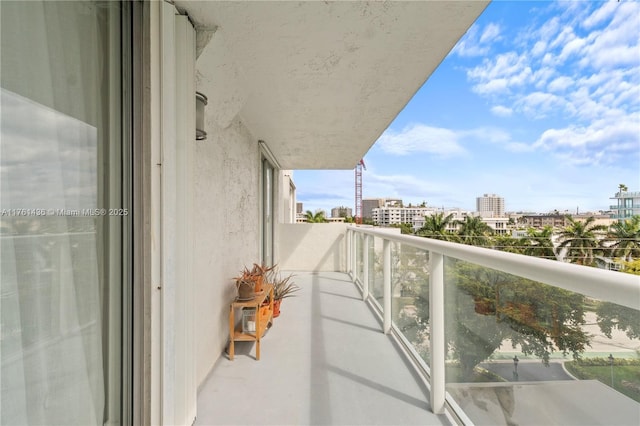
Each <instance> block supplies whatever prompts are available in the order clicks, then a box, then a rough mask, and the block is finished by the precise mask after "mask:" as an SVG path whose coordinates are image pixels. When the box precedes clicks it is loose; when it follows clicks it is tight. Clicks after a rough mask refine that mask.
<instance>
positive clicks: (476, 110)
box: [294, 1, 640, 212]
mask: <svg viewBox="0 0 640 426" xmlns="http://www.w3.org/2000/svg"><path fill="white" fill-rule="evenodd" d="M639 27H640V3H637V2H624V1H622V2H604V3H600V2H597V3H596V2H559V3H547V2H544V3H541V2H493V3H491V4H490V5H489V6H488V7H487V9H486V10H485V12H484V13H483V14H482V15H481V16H480V17H479V18H478V20H477V21H476V23H475V24H474V25H473V26H472V27H471V28H470V29H469V31H468V32H467V34H466V35H465V36H464V37H463V38H462V39H461V40H460V41H459V42H458V44H457V45H456V47H455V48H454V49H453V50H452V52H451V53H450V54H449V56H448V57H447V58H446V59H445V60H444V61H443V62H442V64H441V65H440V66H439V68H438V69H437V70H436V71H435V72H434V73H433V75H432V76H431V77H430V79H429V80H428V81H427V82H426V84H425V85H424V86H423V87H422V88H421V89H420V90H419V91H418V92H417V93H416V95H415V96H414V98H413V99H412V100H411V101H410V102H409V104H408V105H407V106H406V107H405V109H404V110H403V111H402V112H400V114H399V115H398V116H397V117H396V119H395V120H394V121H393V122H392V123H391V124H390V126H389V127H388V129H387V130H386V131H385V132H384V133H383V134H382V135H381V136H380V138H379V139H378V141H377V142H376V143H375V144H374V146H373V147H372V148H371V149H370V150H369V152H368V153H367V154H366V156H365V157H364V161H365V163H366V166H367V170H365V171H364V172H363V198H377V197H392V198H402V199H403V200H404V202H405V203H407V204H408V203H412V204H420V203H422V202H423V201H424V202H426V203H427V205H428V206H433V207H438V208H442V207H444V208H462V209H466V210H470V211H472V210H474V208H475V200H476V197H478V196H481V195H482V194H485V193H495V194H499V195H500V196H501V197H503V198H504V199H505V210H506V211H537V212H548V211H553V210H558V211H573V212H575V211H577V210H579V211H580V212H583V211H599V210H608V207H609V204H610V201H611V200H610V199H609V198H610V197H612V196H613V195H614V194H615V193H616V192H617V190H618V185H619V184H625V185H627V186H628V187H629V190H631V191H637V190H640V167H639V165H640V44H639V40H638V39H639V37H638V30H637V28H639ZM354 166H355V164H354ZM294 179H295V182H296V186H297V190H298V193H297V195H298V200H299V201H301V202H303V203H304V204H305V210H307V209H309V210H315V209H319V208H320V209H324V210H326V211H330V210H331V208H332V207H335V206H338V205H345V206H353V204H354V172H353V170H333V171H332V170H321V171H296V172H295V173H294Z"/></svg>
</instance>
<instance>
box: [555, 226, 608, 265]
mask: <svg viewBox="0 0 640 426" xmlns="http://www.w3.org/2000/svg"><path fill="white" fill-rule="evenodd" d="M567 220H568V221H569V225H568V226H567V227H566V228H564V229H563V230H562V231H560V233H559V237H560V244H559V245H558V249H564V248H566V249H567V254H566V256H567V257H568V258H569V260H570V262H572V263H577V264H579V265H585V266H593V265H594V263H595V255H596V254H598V253H600V252H601V251H602V250H601V247H600V242H599V240H598V234H602V233H604V231H606V230H607V227H606V226H604V225H597V224H595V223H594V222H595V220H596V219H595V218H594V217H593V216H591V217H588V218H587V219H586V220H585V221H584V222H582V221H578V220H575V219H574V218H573V217H571V216H567Z"/></svg>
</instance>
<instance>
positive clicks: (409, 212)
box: [371, 207, 437, 228]
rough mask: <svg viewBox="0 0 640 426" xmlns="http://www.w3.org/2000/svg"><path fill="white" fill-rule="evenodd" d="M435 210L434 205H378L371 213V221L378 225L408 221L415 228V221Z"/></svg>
mask: <svg viewBox="0 0 640 426" xmlns="http://www.w3.org/2000/svg"><path fill="white" fill-rule="evenodd" d="M436 211H437V209H436V208H435V207H379V208H376V209H373V211H372V213H371V215H372V219H373V223H374V224H376V225H379V226H389V225H394V224H400V223H410V224H412V225H413V226H414V228H415V223H416V221H418V222H419V221H420V220H422V221H424V216H427V215H430V214H433V213H435V212H436Z"/></svg>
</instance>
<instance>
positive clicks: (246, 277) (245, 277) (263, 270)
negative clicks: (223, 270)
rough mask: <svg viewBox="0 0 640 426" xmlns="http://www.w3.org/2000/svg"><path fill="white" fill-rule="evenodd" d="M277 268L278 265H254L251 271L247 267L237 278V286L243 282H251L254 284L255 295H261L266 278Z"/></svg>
mask: <svg viewBox="0 0 640 426" xmlns="http://www.w3.org/2000/svg"><path fill="white" fill-rule="evenodd" d="M275 268H276V265H273V266H267V265H265V264H264V263H261V264H257V263H254V264H253V267H252V268H251V269H249V268H247V267H246V266H245V267H244V270H243V271H242V274H241V275H240V276H238V277H235V280H236V284H237V283H239V282H241V281H251V282H253V283H254V285H253V291H254V292H255V293H260V292H261V291H262V283H263V282H264V279H265V276H266V275H267V274H268V273H269V272H271V271H273V270H274V269H275Z"/></svg>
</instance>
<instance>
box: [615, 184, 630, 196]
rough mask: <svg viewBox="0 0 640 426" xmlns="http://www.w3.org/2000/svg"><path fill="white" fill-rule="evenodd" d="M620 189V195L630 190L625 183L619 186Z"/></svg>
mask: <svg viewBox="0 0 640 426" xmlns="http://www.w3.org/2000/svg"><path fill="white" fill-rule="evenodd" d="M618 189H619V190H620V192H618V193H619V194H621V193H623V192H627V191H628V190H629V188H627V185H625V184H624V183H621V184H620V185H618Z"/></svg>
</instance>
